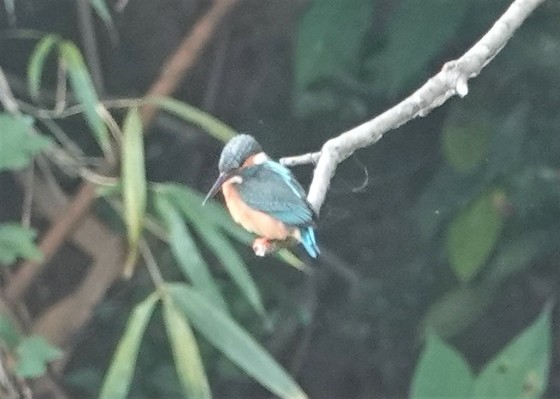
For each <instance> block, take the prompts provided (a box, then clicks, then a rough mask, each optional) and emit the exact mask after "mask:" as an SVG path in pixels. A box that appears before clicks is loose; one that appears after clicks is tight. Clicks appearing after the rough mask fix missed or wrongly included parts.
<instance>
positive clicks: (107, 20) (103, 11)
mask: <svg viewBox="0 0 560 399" xmlns="http://www.w3.org/2000/svg"><path fill="white" fill-rule="evenodd" d="M89 4H91V7H92V8H93V9H94V10H95V13H96V14H97V16H98V17H99V18H101V20H102V21H103V23H104V24H105V26H106V27H107V30H108V31H109V33H110V34H111V36H112V38H115V35H116V33H115V25H114V24H113V18H112V17H111V13H110V12H109V7H107V3H106V2H105V0H89Z"/></svg>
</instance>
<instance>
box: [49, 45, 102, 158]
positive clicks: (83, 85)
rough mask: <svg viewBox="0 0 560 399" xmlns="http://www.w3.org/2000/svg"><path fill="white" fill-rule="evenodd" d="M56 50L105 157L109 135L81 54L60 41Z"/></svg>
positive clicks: (73, 46)
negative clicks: (99, 111)
mask: <svg viewBox="0 0 560 399" xmlns="http://www.w3.org/2000/svg"><path fill="white" fill-rule="evenodd" d="M58 48H59V54H60V57H61V58H62V60H63V61H64V63H65V64H66V67H67V68H68V76H69V78H70V86H71V87H72V90H73V92H74V95H75V96H76V98H77V100H78V102H79V103H80V104H81V105H82V106H83V108H84V116H85V119H86V122H87V124H88V126H89V127H90V129H91V130H92V132H93V134H94V136H95V139H96V140H97V143H98V144H99V146H100V147H101V149H102V150H103V152H104V154H105V155H107V154H109V153H110V151H111V143H110V141H109V133H108V131H107V127H106V126H105V123H104V122H103V119H102V118H101V116H100V115H99V114H98V113H97V106H98V104H99V100H98V98H97V93H96V92H95V87H94V85H93V82H92V80H91V77H90V75H89V72H88V70H87V67H86V64H85V63H84V59H83V57H82V54H81V53H80V50H79V49H78V48H77V47H76V46H75V45H74V44H73V43H72V42H69V41H66V40H64V41H61V42H60V44H59V46H58Z"/></svg>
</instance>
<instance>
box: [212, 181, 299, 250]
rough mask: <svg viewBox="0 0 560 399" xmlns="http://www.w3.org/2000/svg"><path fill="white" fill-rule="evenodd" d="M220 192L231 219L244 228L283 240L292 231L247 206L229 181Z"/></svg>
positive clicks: (271, 238)
mask: <svg viewBox="0 0 560 399" xmlns="http://www.w3.org/2000/svg"><path fill="white" fill-rule="evenodd" d="M222 192H223V193H224V198H225V200H226V205H227V207H228V210H229V213H231V216H232V217H233V220H235V222H236V223H239V224H240V225H241V226H243V228H245V229H246V230H248V231H250V232H252V233H255V234H257V235H259V236H261V237H264V238H268V239H270V240H285V239H287V238H288V237H289V236H290V235H291V234H292V233H293V231H292V229H290V228H288V227H287V226H286V225H285V224H284V223H282V222H281V221H280V220H278V219H275V218H273V217H272V216H270V215H267V214H266V213H264V212H261V211H257V210H255V209H253V208H251V207H249V206H248V205H247V204H246V203H245V202H244V201H243V199H242V198H241V196H240V195H239V192H238V191H237V190H236V188H235V185H234V184H233V183H232V182H231V181H226V182H225V183H224V184H223V186H222Z"/></svg>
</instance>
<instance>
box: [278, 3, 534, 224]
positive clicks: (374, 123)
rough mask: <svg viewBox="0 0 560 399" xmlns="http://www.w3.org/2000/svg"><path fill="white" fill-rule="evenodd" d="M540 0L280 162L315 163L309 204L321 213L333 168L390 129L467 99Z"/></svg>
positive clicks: (509, 13) (515, 7)
mask: <svg viewBox="0 0 560 399" xmlns="http://www.w3.org/2000/svg"><path fill="white" fill-rule="evenodd" d="M543 1H544V0H515V1H514V2H513V3H512V4H511V5H510V7H509V8H508V9H507V10H506V12H505V13H504V14H503V15H502V16H501V17H500V18H499V19H498V20H497V21H496V22H495V23H494V26H492V28H491V29H490V30H489V31H488V32H487V33H486V34H485V35H484V36H483V37H482V38H481V39H480V40H479V41H478V42H477V43H476V44H475V45H474V46H473V47H472V48H471V49H470V50H468V51H467V52H466V53H465V54H464V55H463V56H462V57H460V58H458V59H456V60H453V61H449V62H447V63H446V64H445V65H444V66H443V68H442V70H441V71H440V72H439V73H438V74H436V75H435V76H433V77H432V78H430V79H429V80H428V81H427V82H426V83H425V84H424V85H423V86H422V87H420V88H419V89H418V90H416V91H415V92H414V93H413V94H412V95H410V96H409V97H407V98H405V99H404V100H403V101H402V102H400V103H399V104H397V105H395V106H394V107H392V108H390V109H389V110H387V111H385V112H384V113H382V114H381V115H378V116H377V117H375V118H373V119H371V120H369V121H367V122H365V123H363V124H361V125H359V126H357V127H355V128H353V129H351V130H348V131H347V132H344V133H342V134H341V135H339V136H337V137H335V138H332V139H330V140H328V141H327V142H326V143H325V144H324V145H323V147H322V148H321V151H319V152H315V153H309V154H304V155H299V156H295V157H287V158H282V159H281V160H280V162H282V163H283V164H284V165H287V166H292V165H299V164H304V163H312V162H313V163H314V162H317V166H316V167H315V171H314V174H313V180H312V181H311V186H310V187H309V193H308V196H307V199H308V201H309V203H310V204H311V206H312V207H313V209H314V210H315V212H316V213H317V214H319V211H320V210H321V206H322V205H323V202H325V197H326V195H327V190H328V188H329V184H330V181H331V179H332V177H333V176H334V173H335V171H336V167H337V166H338V164H339V163H341V162H342V161H344V160H345V159H346V158H348V157H349V156H350V155H352V154H353V153H354V152H355V151H356V150H358V149H360V148H364V147H367V146H370V145H372V144H374V143H376V142H377V141H378V140H379V139H381V137H383V135H384V134H385V133H386V132H388V131H389V130H393V129H396V128H398V127H399V126H401V125H403V124H405V123H406V122H408V121H410V120H412V119H414V118H416V117H423V116H426V115H427V114H429V113H430V112H431V111H432V110H433V109H435V108H437V107H439V106H441V105H442V104H443V103H445V102H446V101H447V100H448V99H449V98H451V97H453V96H455V95H458V96H459V97H465V96H466V95H467V94H468V85H467V81H468V80H469V79H471V78H474V77H476V76H477V75H478V74H479V73H480V71H481V70H482V68H484V67H485V66H486V65H487V64H488V63H489V62H490V61H492V59H493V58H494V57H495V56H496V55H497V54H498V53H499V52H500V50H501V49H502V48H503V47H504V46H505V45H506V43H507V42H508V40H509V39H510V38H511V36H512V35H513V33H514V32H515V31H516V30H517V29H518V28H519V27H520V26H521V24H522V23H523V21H524V20H525V19H526V18H527V17H528V16H529V15H530V14H531V12H532V11H533V10H534V9H535V8H537V7H538V6H539V5H540V4H541V3H542V2H543Z"/></svg>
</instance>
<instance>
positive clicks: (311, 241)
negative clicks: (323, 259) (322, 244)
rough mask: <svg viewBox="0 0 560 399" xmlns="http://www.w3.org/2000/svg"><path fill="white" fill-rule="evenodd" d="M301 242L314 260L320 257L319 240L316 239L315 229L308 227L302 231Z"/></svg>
mask: <svg viewBox="0 0 560 399" xmlns="http://www.w3.org/2000/svg"><path fill="white" fill-rule="evenodd" d="M300 241H301V243H302V245H303V247H304V248H305V250H306V251H307V253H308V254H309V256H311V257H312V258H316V257H317V256H319V253H320V251H319V247H318V246H317V240H316V239H315V230H314V229H313V227H311V226H308V227H304V228H302V229H300Z"/></svg>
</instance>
